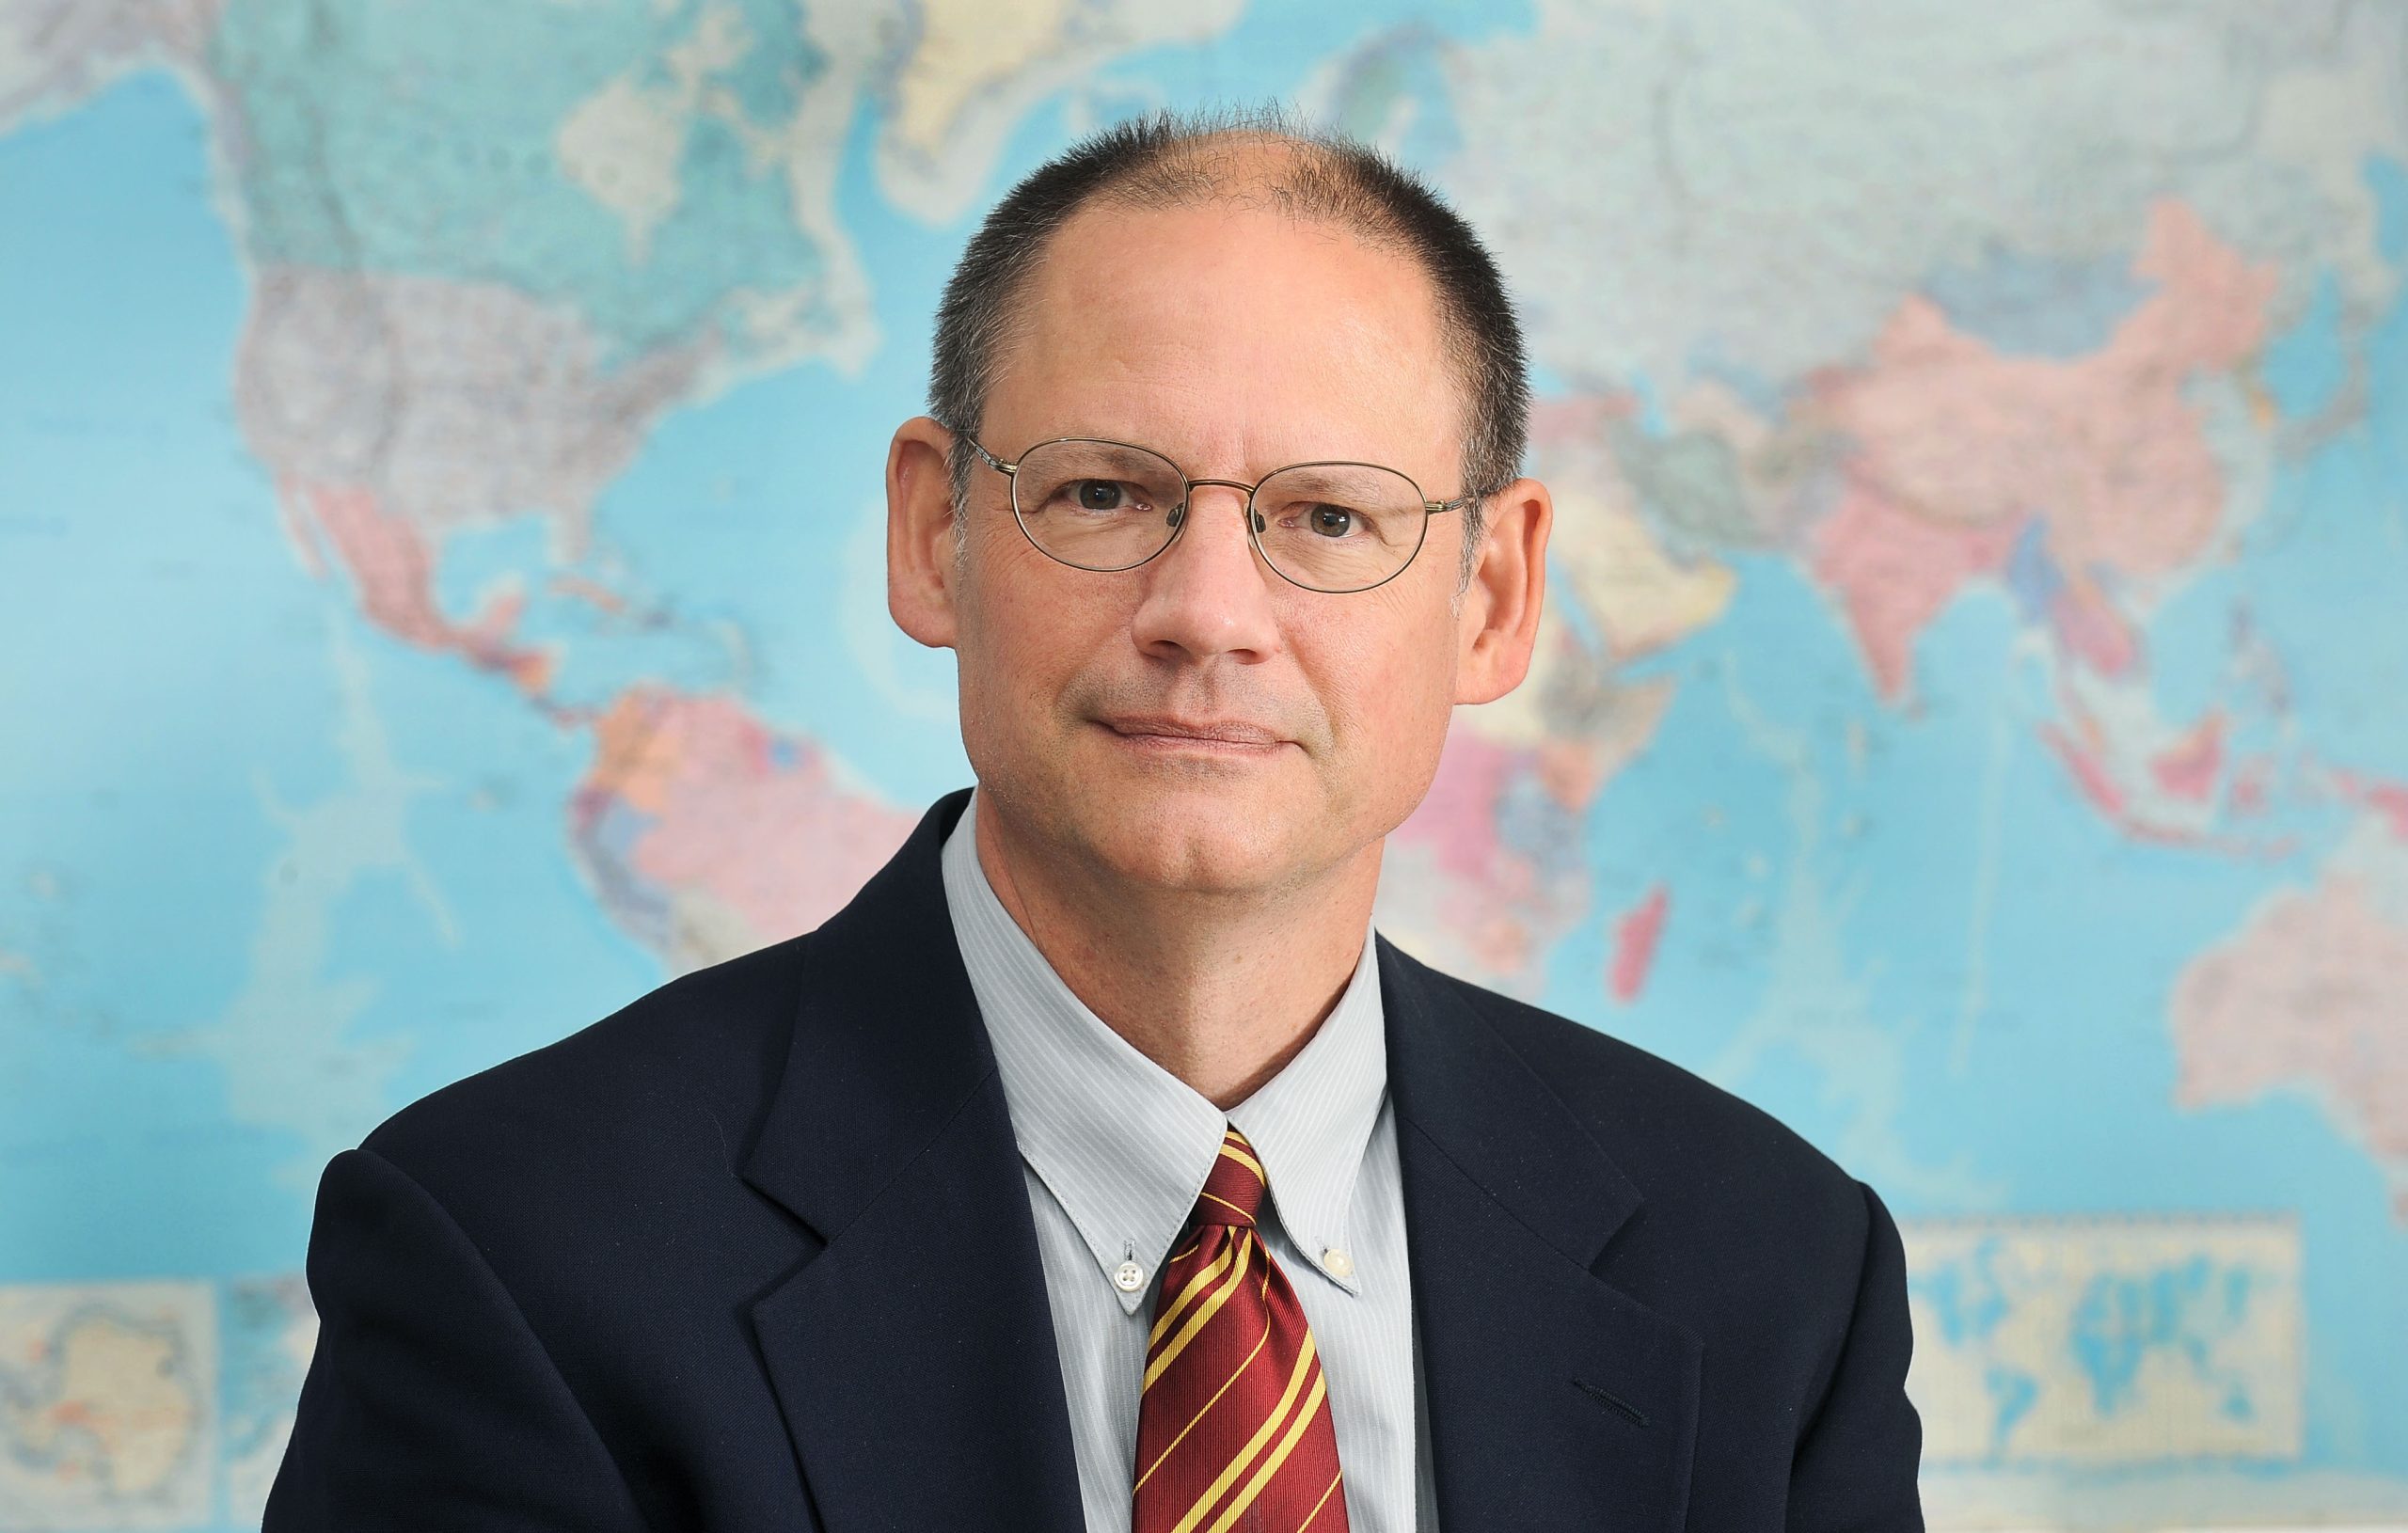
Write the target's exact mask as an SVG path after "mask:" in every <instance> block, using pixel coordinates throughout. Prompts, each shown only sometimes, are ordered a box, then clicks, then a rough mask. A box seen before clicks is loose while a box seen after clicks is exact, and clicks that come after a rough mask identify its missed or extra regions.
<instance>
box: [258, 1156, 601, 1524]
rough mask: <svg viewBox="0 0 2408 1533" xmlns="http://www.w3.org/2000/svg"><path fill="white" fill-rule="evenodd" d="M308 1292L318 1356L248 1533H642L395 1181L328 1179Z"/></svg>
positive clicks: (471, 1273)
mask: <svg viewBox="0 0 2408 1533" xmlns="http://www.w3.org/2000/svg"><path fill="white" fill-rule="evenodd" d="M309 1293H310V1297H311V1299H312V1300H313V1301H314V1303H315V1304H316V1305H317V1310H318V1323H319V1330H318V1343H317V1351H316V1353H315V1354H314V1355H313V1356H312V1357H311V1359H310V1362H309V1374H308V1376H307V1377H306V1378H305V1379H304V1380H303V1382H302V1386H301V1403H300V1408H299V1411H298V1413H297V1414H295V1416H294V1418H293V1439H292V1441H291V1443H290V1444H289V1445H288V1446H286V1448H285V1453H284V1462H283V1464H282V1466H281V1467H280V1468H279V1469H278V1471H277V1477H276V1483H275V1485H274V1487H273V1488H272V1489H271V1491H270V1492H269V1495H268V1502H267V1514H266V1518H265V1521H264V1524H263V1527H262V1533H404V1530H407V1533H424V1530H426V1529H429V1528H443V1529H445V1530H447V1533H570V1530H571V1529H575V1530H577V1533H641V1530H642V1528H643V1526H644V1524H643V1520H642V1516H641V1515H640V1514H639V1513H638V1511H637V1509H636V1507H635V1504H634V1501H633V1499H632V1498H631V1497H630V1495H629V1494H628V1492H627V1487H626V1480H625V1479H624V1478H622V1477H621V1475H620V1473H619V1469H618V1467H617V1465H616V1464H615V1463H614V1462H612V1461H611V1458H610V1452H609V1450H608V1449H607V1448H605V1447H604V1446H603V1444H602V1440H601V1438H600V1437H599V1436H598V1435H597V1434H596V1433H595V1431H594V1426H593V1423H592V1422H591V1421H589V1420H588V1419H587V1417H586V1415H585V1414H584V1412H583V1411H582V1410H581V1409H580V1408H579V1407H578V1403H577V1400H576V1399H575V1397H574V1396H573V1395H572V1394H571V1393H570V1391H569V1387H568V1385H567V1383H565V1382H564V1381H563V1380H562V1377H561V1374H560V1371H559V1369H558V1368H557V1367H554V1366H553V1363H552V1360H551V1357H550V1355H549V1354H548V1353H547V1351H545V1350H544V1345H543V1343H542V1342H541V1341H539V1340H538V1339H537V1338H536V1336H535V1334H534V1332H533V1331H531V1329H529V1327H528V1324H527V1322H526V1320H525V1319H524V1318H523V1317H522V1316H521V1315H520V1314H519V1311H518V1308H517V1305H516V1304H515V1303H514V1302H513V1301H512V1299H511V1297H510V1294H509V1292H508V1291H507V1290H506V1289H505V1288H503V1287H502V1285H501V1282H500V1280H499V1278H497V1277H496V1276H495V1275H494V1272H493V1271H492V1269H491V1268H489V1267H488V1266H487V1265H486V1264H485V1261H484V1258H483V1256H481V1255H480V1254H479V1253H478V1250H477V1247H476V1245H475V1244H474V1242H472V1241H470V1240H469V1239H468V1237H467V1234H466V1233H465V1232H464V1231H463V1230H462V1229H461V1228H460V1226H459V1225H457V1224H455V1223H453V1222H452V1216H451V1215H450V1214H449V1213H447V1212H445V1211H444V1209H443V1207H442V1205H440V1204H438V1203H437V1202H436V1200H435V1198H434V1197H433V1196H432V1195H431V1194H429V1193H427V1191H426V1190H425V1189H424V1188H423V1187H421V1186H420V1185H419V1183H418V1182H417V1181H415V1180H413V1179H412V1178H411V1177H409V1176H408V1175H407V1174H405V1173H404V1172H403V1171H402V1170H401V1169H400V1168H399V1167H397V1166H395V1165H394V1164H393V1163H392V1162H389V1161H387V1160H385V1159H384V1158H383V1157H381V1156H379V1155H377V1154H375V1153H374V1152H373V1151H371V1150H367V1149H353V1150H344V1151H342V1152H341V1154H339V1155H337V1156H335V1157H334V1159H333V1160H331V1161H329V1162H327V1164H326V1169H325V1176H324V1177H321V1178H320V1181H319V1184H318V1205H317V1214H316V1223H315V1225H314V1226H313V1227H312V1228H311V1230H310V1234H309Z"/></svg>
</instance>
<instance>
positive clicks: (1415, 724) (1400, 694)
mask: <svg viewBox="0 0 2408 1533" xmlns="http://www.w3.org/2000/svg"><path fill="white" fill-rule="evenodd" d="M1383 615H1385V616H1387V617H1388V618H1389V619H1390V621H1388V622H1386V623H1382V624H1376V625H1365V626H1364V627H1363V628H1361V629H1357V630H1355V631H1354V632H1352V633H1350V634H1349V635H1348V636H1347V637H1346V638H1344V639H1343V640H1334V641H1333V642H1332V643H1330V645H1329V646H1328V647H1327V648H1326V649H1325V650H1324V652H1323V654H1324V658H1325V662H1326V663H1325V665H1324V667H1323V674H1324V675H1329V676H1334V677H1335V676H1342V677H1344V678H1345V679H1344V680H1343V681H1342V682H1341V683H1339V685H1337V686H1336V687H1332V688H1331V689H1330V691H1329V692H1327V693H1325V694H1324V695H1326V696H1330V697H1331V698H1332V707H1331V727H1332V729H1333V731H1334V732H1335V733H1336V734H1337V735H1338V738H1339V751H1340V753H1341V754H1343V755H1344V756H1346V757H1347V758H1348V759H1349V760H1350V761H1352V762H1353V763H1354V764H1355V765H1357V766H1359V767H1371V766H1375V767H1377V769H1378V771H1379V774H1380V777H1379V781H1380V783H1381V792H1382V794H1383V796H1385V795H1386V792H1387V791H1388V790H1389V788H1390V786H1391V784H1393V785H1394V786H1396V787H1397V788H1399V789H1402V788H1412V787H1418V786H1419V785H1420V784H1421V783H1423V782H1426V780H1427V774H1428V772H1429V771H1431V770H1432V769H1434V766H1435V763H1436V761H1437V759H1438V751H1439V749H1440V747H1441V746H1443V745H1444V744H1445V741H1446V735H1447V721H1448V719H1450V717H1451V716H1452V713H1453V704H1452V699H1453V697H1454V658H1455V657H1454V647H1453V646H1454V625H1453V624H1452V623H1451V622H1450V621H1448V620H1446V619H1445V617H1444V614H1443V612H1441V614H1440V616H1439V617H1438V618H1437V619H1436V620H1433V619H1431V618H1430V617H1429V615H1428V614H1427V613H1426V612H1423V611H1420V610H1419V609H1418V608H1416V609H1413V610H1411V611H1409V612H1408V611H1403V610H1399V611H1393V612H1389V613H1386V614H1383Z"/></svg>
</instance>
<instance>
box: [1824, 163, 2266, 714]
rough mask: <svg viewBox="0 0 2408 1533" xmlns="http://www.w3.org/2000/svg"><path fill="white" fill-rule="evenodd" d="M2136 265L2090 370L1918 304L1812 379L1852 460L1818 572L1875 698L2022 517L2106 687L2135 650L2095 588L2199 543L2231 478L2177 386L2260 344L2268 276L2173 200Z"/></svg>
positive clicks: (1988, 566) (1993, 562) (2183, 558)
mask: <svg viewBox="0 0 2408 1533" xmlns="http://www.w3.org/2000/svg"><path fill="white" fill-rule="evenodd" d="M2132 270H2133V273H2134V275H2136V276H2138V277H2143V278H2145V279H2147V281H2148V282H2149V283H2151V284H2152V286H2153V288H2154V291H2153V292H2151V294H2150V296H2149V297H2148V298H2147V299H2146V300H2144V301H2143V302H2142V303H2141V304H2140V305H2139V306H2138V307H2137V308H2134V309H2133V311H2132V312H2131V314H2130V315H2128V316H2127V317H2126V318H2125V319H2124V321H2123V323H2122V324H2119V325H2118V326H2117V327H2116V329H2115V333H2114V334H2113V335H2112V336H2111V337H2110V339H2109V340H2108V341H2107V343H2106V345H2104V346H2103V347H2101V348H2100V349H2099V351H2097V352H2094V353H2092V354H2090V355H2088V356H2080V357H2075V358H2072V359H2059V358H2053V357H2045V356H2007V355H2004V354H2002V353H2000V352H1999V351H1997V350H1996V349H1994V348H1993V347H1991V346H1990V345H1988V343H1987V342H1985V341H1983V340H1979V339H1978V338H1976V337H1974V336H1972V335H1969V334H1967V333H1965V332H1963V331H1960V330H1958V329H1957V328H1956V327H1955V326H1954V325H1952V324H1950V322H1949V320H1948V317H1947V315H1946V313H1945V312H1944V311H1942V310H1941V308H1940V306H1939V305H1938V304H1936V303H1933V302H1932V301H1930V300H1929V299H1927V298H1925V297H1922V296H1920V295H1917V296H1913V297H1909V298H1908V299H1907V300H1906V301H1905V302H1904V303H1902V304H1901V305H1900V306H1899V308H1898V310H1897V312H1896V313H1895V314H1894V315H1893V317H1892V319H1891V321H1890V323H1889V324H1888V326H1887V327H1886V328H1885V329H1884V330H1883V332H1882V334H1881V335H1880V337H1879V338H1878V340H1877V341H1876V342H1875V344H1874V347H1873V354H1872V356H1871V358H1870V360H1869V361H1868V362H1867V364H1866V365H1865V366H1864V367H1862V368H1861V369H1857V370H1853V371H1839V372H1833V373H1830V374H1828V375H1826V376H1825V377H1823V378H1822V379H1821V380H1819V382H1818V384H1817V386H1816V389H1815V394H1814V403H1813V404H1812V405H1810V406H1809V408H1808V414H1809V415H1810V416H1811V417H1812V418H1813V419H1815V420H1816V421H1817V422H1819V423H1820V424H1822V425H1823V426H1824V427H1825V428H1827V429H1829V430H1830V431H1833V432H1835V433H1837V434H1838V435H1840V436H1841V437H1842V438H1844V439H1845V440H1846V441H1848V442H1849V443H1851V444H1852V447H1851V450H1850V452H1849V455H1848V457H1847V458H1846V463H1845V466H1844V473H1845V489H1844V492H1843V496H1842V498H1841V501H1840V504H1839V505H1838V507H1837V509H1836V510H1835V511H1834V512H1833V513H1832V514H1831V516H1830V518H1829V519H1828V520H1827V521H1826V523H1825V524H1824V527H1823V528H1822V529H1821V531H1820V532H1819V533H1818V535H1817V537H1816V540H1815V546H1814V570H1815V573H1816V574H1817V576H1818V577H1821V578H1822V579H1823V581H1824V582H1825V583H1826V584H1827V585H1828V586H1829V587H1830V588H1831V589H1832V590H1833V591H1834V592H1836V593H1837V594H1838V596H1839V598H1840V601H1841V604H1842V606H1843V607H1844V608H1846V612H1847V614H1848V618H1849V621H1850V623H1851V624H1852V625H1853V627H1854V629H1855V632H1856V636H1857V640H1858V642H1859V644H1860V646H1861V648H1862V650H1863V652H1864V656H1865V659H1866V663H1867V665H1868V666H1869V667H1870V669H1871V670H1872V672H1873V674H1874V676H1875V678H1876V680H1877V683H1878V685H1879V686H1880V688H1881V690H1882V692H1883V694H1884V695H1885V696H1891V697H1895V696H1898V695H1900V693H1901V692H1902V691H1903V690H1904V687H1905V683H1906V678H1907V676H1908V674H1909V666H1908V658H1909V653H1910V651H1911V648H1912V645H1913V642H1914V640H1915V638H1916V636H1917V635H1918V634H1919V633H1920V632H1921V631H1922V630H1923V628H1924V627H1925V626H1927V625H1928V624H1929V623H1930V622H1931V620H1932V619H1933V618H1934V617H1936V616H1937V615H1938V614H1939V612H1940V611H1941V609H1942V608H1945V606H1946V605H1947V603H1948V601H1949V600H1950V598H1951V597H1953V596H1954V594H1955V593H1957V592H1958V591H1959V590H1961V589H1962V588H1963V587H1964V586H1965V584H1966V583H1967V582H1968V581H1969V580H1970V579H1972V578H1973V577H1976V576H1978V575H1981V574H1984V573H1986V572H1988V571H1990V570H1992V569H1995V568H1996V567H1997V566H1998V564H1999V562H2000V560H2001V559H2002V557H2003V549H2004V546H2005V545H2006V544H2007V542H2008V540H2010V539H2011V537H2012V535H2013V532H2014V530H2015V529H2019V528H2020V526H2021V525H2022V524H2023V523H2024V522H2025V521H2026V520H2027V519H2036V520H2037V521H2038V522H2039V523H2040V525H2041V527H2042V528H2043V529H2044V531H2045V535H2046V539H2047V552H2048V554H2049V557H2050V559H2051V560H2052V562H2053V563H2054V565H2055V566H2056V568H2057V569H2058V570H2060V571H2062V572H2064V573H2065V575H2066V577H2067V582H2068V584H2067V591H2066V593H2062V595H2061V600H2060V602H2059V603H2058V605H2057V607H2056V609H2054V610H2052V612H2051V613H2050V614H2049V616H2050V618H2051V621H2052V628H2053V629H2054V630H2055V631H2056V632H2057V633H2058V636H2059V639H2060V640H2061V642H2063V643H2064V644H2065V646H2066V647H2067V651H2068V652H2069V653H2070V654H2071V655H2072V656H2075V657H2077V658H2079V659H2081V660H2082V661H2083V663H2085V664H2087V665H2089V666H2091V667H2092V668H2094V669H2097V670H2099V671H2101V672H2105V673H2109V674H2114V673H2116V672H2121V671H2123V670H2125V669H2128V668H2129V667H2131V665H2132V664H2133V663H2134V660H2135V658H2136V655H2135V652H2134V646H2133V640H2132V639H2131V631H2130V624H2127V623H2126V622H2125V621H2124V619H2123V618H2122V617H2121V616H2120V615H2119V614H2117V613H2116V612H2115V610H2114V608H2113V607H2112V606H2111V605H2110V604H2109V603H2108V602H2107V601H2106V599H2105V598H2104V596H2103V594H2102V593H2099V590H2098V589H2097V587H2096V585H2095V582H2096V580H2097V579H2098V578H2099V577H2100V576H2102V575H2107V574H2112V575H2115V576H2120V577H2148V576H2160V575H2165V574H2169V573H2172V572H2175V571H2178V570H2180V569H2182V568H2184V567H2186V566H2187V565H2189V564H2190V563H2191V562H2193V561H2196V560H2197V559H2199V558H2200V557H2201V556H2202V555H2203V554H2205V553H2206V552H2207V551H2208V550H2209V548H2210V545H2211V544H2212V541H2213V539H2214V536H2215V533H2216V530H2217V529H2218V528H2219V527H2220V526H2221V525H2222V522H2223V516H2224V508H2225V482H2224V476H2223V474H2222V472H2221V470H2220V469H2219V467H2218V466H2217V462H2216V458H2215V455H2214V453H2213V452H2212V451H2211V450H2210V445H2209V442H2208V439H2207V435H2206V431H2205V427H2204V422H2203V419H2202V416H2201V413H2200V410H2199V408H2198V407H2197V406H2196V405H2194V403H2192V402H2191V401H2190V399H2189V398H2188V397H2186V392H2185V390H2186V388H2187V387H2189V385H2190V383H2191V381H2192V379H2193V378H2194V376H2196V375H2198V374H2200V373H2218V372H2229V371H2232V370H2234V369H2236V368H2238V367H2239V366H2241V365H2242V363H2243V362H2244V361H2246V360H2247V359H2248V358H2249V357H2250V356H2252V355H2253V354H2254V353H2255V352H2256V351H2257V348H2258V347H2259V345H2260V344H2261V343H2262V342H2263V340H2264V339H2265V336H2266V308H2267V304H2268V302H2269V300H2270V299H2271V298H2272V297H2273V292H2274V290H2275V283H2276V276H2277V274H2276V273H2275V271H2274V270H2273V268H2272V267H2270V266H2253V265H2251V264H2249V263H2248V262H2246V261H2243V260H2242V257H2241V256H2240V254H2239V253H2238V252H2236V251H2235V250H2234V249H2232V247H2230V246H2229V245H2225V244H2224V243H2222V242H2221V241H2219V240H2218V239H2217V238H2216V237H2215V235H2214V234H2213V232H2212V231H2210V229H2208V227H2207V226H2206V224H2205V223H2204V222H2202V221H2201V219H2200V217H2199V215H2198V214H2197V213H2195V212H2194V211H2193V210H2192V209H2191V208H2189V207H2188V206H2186V205H2185V204H2183V203H2181V202H2178V201H2175V200H2170V199H2169V200H2163V201H2160V202H2158V203H2157V204H2156V205H2155V206H2154V207H2153V208H2152V209H2151V211H2150V215H2149V220H2148V228H2147V234H2146V236H2145V238H2144V241H2143V244H2142V248H2141V251H2140V254H2139V256H2138V257H2137V259H2136V260H2135V261H2134V262H2133V266H2132Z"/></svg>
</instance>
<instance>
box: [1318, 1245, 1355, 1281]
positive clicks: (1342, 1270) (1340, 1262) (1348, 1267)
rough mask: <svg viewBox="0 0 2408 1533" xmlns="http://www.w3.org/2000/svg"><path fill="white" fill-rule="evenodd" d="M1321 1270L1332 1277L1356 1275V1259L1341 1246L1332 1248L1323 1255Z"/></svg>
mask: <svg viewBox="0 0 2408 1533" xmlns="http://www.w3.org/2000/svg"><path fill="white" fill-rule="evenodd" d="M1321 1270H1322V1271H1323V1272H1327V1273H1328V1274H1329V1275H1330V1276H1332V1277H1352V1276H1353V1275H1355V1258H1354V1257H1353V1256H1348V1255H1347V1254H1346V1252H1345V1249H1344V1248H1343V1247H1340V1246H1335V1245H1333V1246H1331V1247H1330V1248H1329V1249H1328V1250H1326V1251H1323V1253H1322V1254H1321Z"/></svg>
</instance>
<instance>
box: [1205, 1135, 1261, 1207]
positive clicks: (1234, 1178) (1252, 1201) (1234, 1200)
mask: <svg viewBox="0 0 2408 1533" xmlns="http://www.w3.org/2000/svg"><path fill="white" fill-rule="evenodd" d="M1264 1185H1265V1182H1264V1178H1263V1175H1262V1162H1260V1161H1258V1160H1256V1159H1255V1157H1254V1146H1252V1145H1249V1144H1247V1143H1246V1142H1245V1135H1244V1134H1242V1133H1240V1132H1238V1130H1237V1126H1236V1125H1235V1124H1231V1125H1230V1126H1229V1130H1228V1133H1226V1134H1224V1135H1222V1136H1221V1153H1220V1154H1219V1155H1218V1156H1217V1157H1215V1158H1214V1160H1213V1162H1212V1175H1210V1176H1208V1177H1205V1178H1204V1191H1203V1192H1202V1193H1200V1194H1198V1195H1197V1197H1196V1217H1195V1220H1194V1222H1195V1223H1196V1224H1198V1225H1237V1226H1239V1227H1241V1228H1250V1227H1252V1225H1253V1224H1254V1214H1255V1210H1256V1209H1259V1208H1261V1207H1262V1190H1263V1187H1264Z"/></svg>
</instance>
